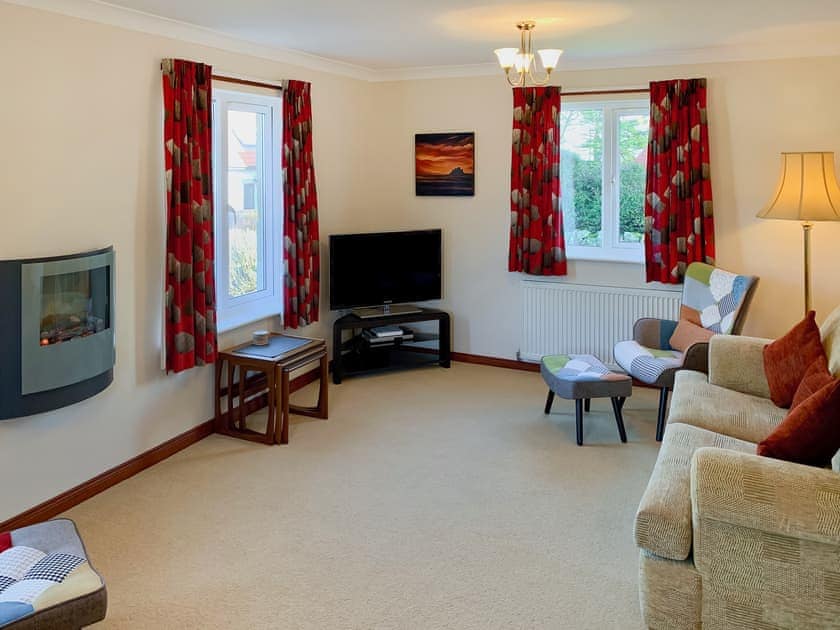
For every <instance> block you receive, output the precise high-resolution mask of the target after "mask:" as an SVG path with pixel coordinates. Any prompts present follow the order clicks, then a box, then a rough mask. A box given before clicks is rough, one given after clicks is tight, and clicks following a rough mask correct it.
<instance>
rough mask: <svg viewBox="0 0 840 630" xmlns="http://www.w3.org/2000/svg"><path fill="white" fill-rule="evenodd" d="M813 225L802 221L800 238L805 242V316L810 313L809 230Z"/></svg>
mask: <svg viewBox="0 0 840 630" xmlns="http://www.w3.org/2000/svg"><path fill="white" fill-rule="evenodd" d="M812 227H814V224H813V223H811V222H810V221H803V223H802V236H803V238H804V241H805V315H808V313H809V312H810V311H811V228H812Z"/></svg>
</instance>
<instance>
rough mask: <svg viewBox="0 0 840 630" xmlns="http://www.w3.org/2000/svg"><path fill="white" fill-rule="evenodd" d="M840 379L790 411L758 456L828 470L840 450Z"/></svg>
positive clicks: (768, 438)
mask: <svg viewBox="0 0 840 630" xmlns="http://www.w3.org/2000/svg"><path fill="white" fill-rule="evenodd" d="M838 419H840V379H831V381H830V382H829V383H828V384H826V385H825V386H824V387H822V388H821V389H820V390H819V391H817V392H816V393H815V394H813V395H812V396H809V397H808V398H807V399H806V400H804V401H802V403H800V404H799V406H797V407H795V408H794V409H791V411H790V413H789V414H788V415H787V417H786V418H785V419H784V420H783V421H782V423H781V424H780V425H779V426H778V427H777V428H776V430H775V431H773V432H772V433H771V434H770V435H769V436H768V437H767V438H765V439H764V440H763V441H762V442H761V443H760V444H759V445H758V451H757V452H758V454H759V455H764V456H765V457H774V458H775V459H784V460H786V461H789V462H796V463H798V464H810V465H812V466H825V465H826V464H827V463H828V462H829V461H831V458H832V457H834V454H835V453H836V452H837V451H838V449H840V420H838Z"/></svg>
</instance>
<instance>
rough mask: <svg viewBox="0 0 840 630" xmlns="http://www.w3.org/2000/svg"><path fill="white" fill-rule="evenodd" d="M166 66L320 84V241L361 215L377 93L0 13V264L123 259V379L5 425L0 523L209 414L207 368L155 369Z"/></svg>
mask: <svg viewBox="0 0 840 630" xmlns="http://www.w3.org/2000/svg"><path fill="white" fill-rule="evenodd" d="M163 57H184V58H188V59H196V60H201V61H205V62H208V63H211V64H213V66H214V68H215V69H217V70H221V71H224V72H227V73H240V74H244V75H248V76H255V77H263V78H266V79H283V78H299V79H304V80H309V81H312V83H313V89H312V92H313V97H312V98H313V108H314V113H313V116H314V128H315V156H316V166H317V170H318V193H319V201H320V207H321V220H322V223H321V225H322V231H323V233H324V234H328V233H329V232H331V231H338V232H346V231H351V230H352V229H354V227H355V225H354V220H355V217H356V216H358V214H359V212H360V211H363V210H364V208H360V207H359V206H358V205H357V204H356V203H355V201H354V200H356V199H361V198H362V194H361V193H362V188H361V187H362V184H363V181H364V179H365V176H364V173H363V172H362V168H363V165H364V160H363V159H361V152H362V151H363V148H364V146H365V144H364V131H365V129H366V128H367V127H368V126H369V125H368V122H367V121H368V118H369V114H368V112H369V110H370V108H369V107H368V102H369V100H370V98H371V96H372V95H371V93H370V91H369V84H368V83H366V82H362V81H357V80H352V79H346V78H341V77H337V76H332V75H327V74H322V73H316V72H312V71H306V70H301V69H296V68H291V67H287V66H284V65H282V64H279V63H276V62H271V61H267V60H264V59H258V58H254V57H248V56H244V55H240V54H232V53H226V52H223V51H221V50H218V49H214V48H208V47H202V46H198V45H193V44H187V43H182V42H178V41H175V40H171V39H166V38H163V37H156V36H152V35H147V34H142V33H138V32H132V31H127V30H122V29H118V28H114V27H111V26H105V25H101V24H95V23H92V22H85V21H81V20H77V19H73V18H68V17H64V16H60V15H56V14H51V13H46V12H41V11H35V10H31V9H26V8H21V7H17V6H13V5H8V4H5V3H0V76H3V85H4V90H3V95H2V98H0V144H2V151H0V160H2V164H0V191H2V205H0V213H2V225H3V229H2V230H0V258H18V257H31V256H48V255H56V254H62V253H69V252H74V251H81V250H85V249H92V248H98V247H103V246H107V245H110V244H113V245H114V246H115V248H116V251H117V281H116V287H117V312H116V326H117V365H116V370H115V380H114V383H113V385H111V387H109V388H108V389H107V390H105V391H104V392H103V393H101V394H99V395H98V396H96V397H94V398H92V399H89V400H87V401H85V402H82V403H80V404H77V405H73V406H71V407H67V408H65V409H62V410H59V411H55V412H52V413H46V414H41V415H37V416H33V417H29V418H22V419H17V420H9V421H3V422H0V478H2V479H4V480H5V481H4V482H3V483H2V484H0V521H1V520H3V519H4V518H7V517H10V516H12V515H14V514H17V513H19V512H21V511H23V510H25V509H27V508H29V507H31V506H33V505H35V504H37V503H39V502H41V501H43V500H45V499H48V498H50V497H52V496H54V495H56V494H58V493H60V492H62V491H64V490H66V489H68V488H70V487H72V486H74V485H76V484H78V483H80V482H82V481H85V480H87V479H90V478H92V477H94V476H96V475H97V474H99V473H101V472H103V471H104V470H107V469H108V468H110V467H112V466H115V465H117V464H119V463H121V462H124V461H126V460H127V459H130V458H131V457H133V456H135V455H137V454H138V453H141V452H143V451H145V450H147V449H149V448H151V447H153V446H156V445H157V444H160V443H161V442H164V441H165V440H167V439H169V438H171V437H173V436H174V435H177V434H179V433H181V432H183V431H185V430H187V429H189V428H190V427H193V426H195V425H197V424H199V423H201V422H203V421H205V420H207V419H209V418H210V417H211V414H212V397H211V382H212V368H210V367H207V368H201V369H195V370H190V371H188V372H186V373H183V374H180V375H174V376H165V375H164V374H163V373H162V372H161V370H160V355H159V347H160V329H161V313H162V295H161V282H162V277H163V276H162V274H163V272H162V261H163V248H164V243H163V234H164V217H165V214H164V211H163V193H162V190H163V183H162V175H161V172H162V146H161V142H162V141H161V138H162V125H161V96H160V92H161V88H160V70H159V63H160V59H161V58H163ZM324 315H325V316H328V315H329V313H324ZM274 326H275V327H276V324H274ZM252 328H253V326H251V327H248V328H246V329H243V330H240V331H237V332H234V333H232V334H229V335H224V336H223V338H222V340H221V343H222V344H223V345H229V344H230V343H232V342H233V341H235V340H238V339H241V338H243V337H246V336H247V334H248V332H249V330H251V329H252ZM311 332H314V333H326V326H325V325H321V326H317V327H313V330H312V331H311ZM3 334H5V333H3Z"/></svg>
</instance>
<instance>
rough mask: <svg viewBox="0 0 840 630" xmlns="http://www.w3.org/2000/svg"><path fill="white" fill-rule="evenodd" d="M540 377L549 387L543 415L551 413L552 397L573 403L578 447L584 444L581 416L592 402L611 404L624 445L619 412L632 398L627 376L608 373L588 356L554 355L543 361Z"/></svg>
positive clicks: (625, 439) (594, 359) (598, 362)
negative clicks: (602, 401)
mask: <svg viewBox="0 0 840 630" xmlns="http://www.w3.org/2000/svg"><path fill="white" fill-rule="evenodd" d="M540 373H541V374H542V377H543V379H544V380H545V382H546V385H548V398H547V399H546V401H545V413H550V412H551V404H552V403H553V402H554V395H555V394H556V395H558V396H560V398H565V399H567V400H574V401H575V428H576V432H577V443H578V446H580V445H582V444H583V412H584V410H586V411H589V401H590V400H591V399H592V398H609V399H610V400H612V408H613V413H614V414H615V423H616V425H617V426H618V435H619V437H620V438H621V441H622V442H626V441H627V433H626V432H625V431H624V418H623V417H622V415H621V410H622V408H623V407H624V401H625V400H626V399H627V398H629V397H630V396H631V395H632V394H633V380H632V379H631V378H630V377H629V376H627V375H626V374H620V373H618V372H612V371H610V370H609V369H608V368H607V366H606V365H604V364H603V363H601V362H600V361H599V360H598V359H596V358H595V357H593V356H592V355H591V354H555V355H548V356H544V357H543V358H542V361H541V364H540Z"/></svg>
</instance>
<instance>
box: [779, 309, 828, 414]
mask: <svg viewBox="0 0 840 630" xmlns="http://www.w3.org/2000/svg"><path fill="white" fill-rule="evenodd" d="M815 318H816V312H815V311H810V312H809V313H808V314H807V315H806V316H805V319H803V320H802V321H801V322H799V323H798V324H796V326H794V327H793V328H791V329H790V330H789V331H788V332H787V334H785V335H784V336H783V337H779V338H778V339H776V341H774V342H773V343H771V344H770V345H768V346H767V347H766V348H764V372H765V373H766V374H767V383H768V384H769V385H770V399H771V400H772V401H773V402H774V403H775V404H777V405H778V406H779V407H790V406H791V404H792V403H793V396H794V394H796V388H797V387H799V383H801V382H802V377H803V376H805V372H806V370H807V369H808V367H809V366H810V365H811V364H812V363H813V362H814V361H816V360H817V359H819V358H820V357H821V356H825V350H824V349H823V345H822V341H821V340H820V329H819V327H818V326H817V322H816V319H815Z"/></svg>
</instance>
